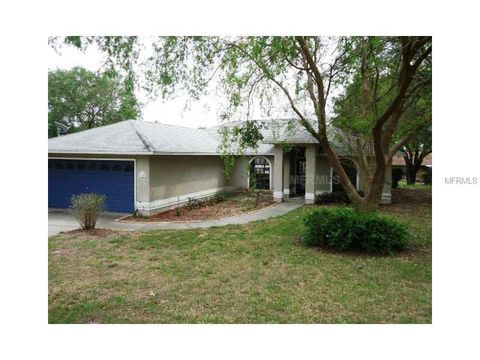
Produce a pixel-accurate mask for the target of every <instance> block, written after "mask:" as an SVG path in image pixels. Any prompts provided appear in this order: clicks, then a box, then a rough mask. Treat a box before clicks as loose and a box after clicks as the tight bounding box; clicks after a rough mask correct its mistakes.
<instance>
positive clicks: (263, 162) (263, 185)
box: [248, 156, 272, 190]
mask: <svg viewBox="0 0 480 360" xmlns="http://www.w3.org/2000/svg"><path fill="white" fill-rule="evenodd" d="M248 169H249V176H248V180H249V182H248V187H251V186H252V184H253V182H255V183H256V185H257V189H260V190H270V189H271V187H272V171H271V170H272V166H271V163H270V160H268V158H266V157H264V156H257V157H254V158H253V159H252V160H250V166H249V168H248Z"/></svg>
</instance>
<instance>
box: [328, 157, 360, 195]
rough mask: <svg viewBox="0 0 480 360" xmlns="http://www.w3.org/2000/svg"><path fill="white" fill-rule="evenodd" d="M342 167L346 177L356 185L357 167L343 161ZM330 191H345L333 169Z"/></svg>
mask: <svg viewBox="0 0 480 360" xmlns="http://www.w3.org/2000/svg"><path fill="white" fill-rule="evenodd" d="M342 165H343V168H344V169H345V172H346V173H347V175H348V178H349V179H350V181H351V182H352V184H353V186H355V187H357V169H356V168H355V166H354V165H353V164H347V163H343V164H342ZM332 191H333V192H334V193H345V190H343V187H342V184H340V177H339V176H338V175H337V173H336V172H335V170H334V171H333V179H332Z"/></svg>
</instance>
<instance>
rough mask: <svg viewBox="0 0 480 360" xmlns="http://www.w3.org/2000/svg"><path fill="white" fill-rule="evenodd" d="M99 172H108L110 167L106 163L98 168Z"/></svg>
mask: <svg viewBox="0 0 480 360" xmlns="http://www.w3.org/2000/svg"><path fill="white" fill-rule="evenodd" d="M100 170H103V171H108V170H110V167H109V166H108V164H107V163H103V164H102V166H100Z"/></svg>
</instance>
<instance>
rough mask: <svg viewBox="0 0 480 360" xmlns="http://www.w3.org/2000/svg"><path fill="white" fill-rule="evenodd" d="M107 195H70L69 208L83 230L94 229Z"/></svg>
mask: <svg viewBox="0 0 480 360" xmlns="http://www.w3.org/2000/svg"><path fill="white" fill-rule="evenodd" d="M106 200H107V197H106V196H105V195H99V194H80V195H72V199H71V208H72V211H73V214H74V215H75V217H76V218H77V220H78V222H79V224H80V226H81V228H82V229H83V230H91V229H95V225H96V223H97V219H98V216H99V215H100V214H101V213H102V211H103V210H104V208H105V201H106Z"/></svg>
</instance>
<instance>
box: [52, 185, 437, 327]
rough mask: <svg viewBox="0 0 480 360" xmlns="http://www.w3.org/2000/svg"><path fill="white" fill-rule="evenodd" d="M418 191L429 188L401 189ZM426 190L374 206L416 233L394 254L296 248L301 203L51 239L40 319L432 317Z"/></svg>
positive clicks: (300, 227) (165, 320)
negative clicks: (238, 215)
mask: <svg viewBox="0 0 480 360" xmlns="http://www.w3.org/2000/svg"><path fill="white" fill-rule="evenodd" d="M417 191H422V192H423V193H425V191H428V190H409V189H402V190H401V192H403V193H404V194H405V193H407V195H408V192H417ZM430 194H431V193H430V192H429V193H428V194H427V195H426V196H423V197H418V196H411V199H417V198H418V199H420V200H418V203H412V202H411V201H408V202H405V201H404V198H402V199H403V200H402V199H400V200H399V203H398V204H396V205H391V206H387V207H384V208H383V209H382V211H383V212H388V213H390V214H393V215H394V216H396V217H398V219H399V220H400V221H402V222H404V223H406V224H407V225H408V226H409V227H410V229H411V230H412V232H413V234H414V235H415V236H414V238H413V239H412V241H411V248H410V250H409V251H407V252H406V253H403V254H400V255H396V256H385V257H381V256H359V255H356V254H333V253H329V252H326V251H320V250H318V249H314V248H308V247H305V246H304V245H303V244H301V242H299V237H300V235H301V234H302V230H303V223H302V219H303V217H304V216H305V214H306V212H307V211H310V209H311V208H312V207H303V208H301V209H297V210H295V211H293V212H291V213H289V214H287V215H285V216H282V217H279V218H274V219H270V220H267V221H262V222H257V223H253V224H248V225H243V226H227V227H220V228H211V229H206V230H183V231H154V232H147V233H127V232H125V233H122V232H113V231H108V232H107V231H98V232H97V233H93V234H88V233H85V232H81V231H77V232H73V233H68V234H60V235H57V236H54V237H51V238H50V239H49V322H50V323H431V319H432V317H431V306H432V302H431V299H432V298H431V296H432V293H431V291H432V284H431V281H432V270H431V262H432V257H431V197H429V196H430ZM407 199H408V197H407ZM394 200H395V196H394ZM412 201H413V200H412Z"/></svg>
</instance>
